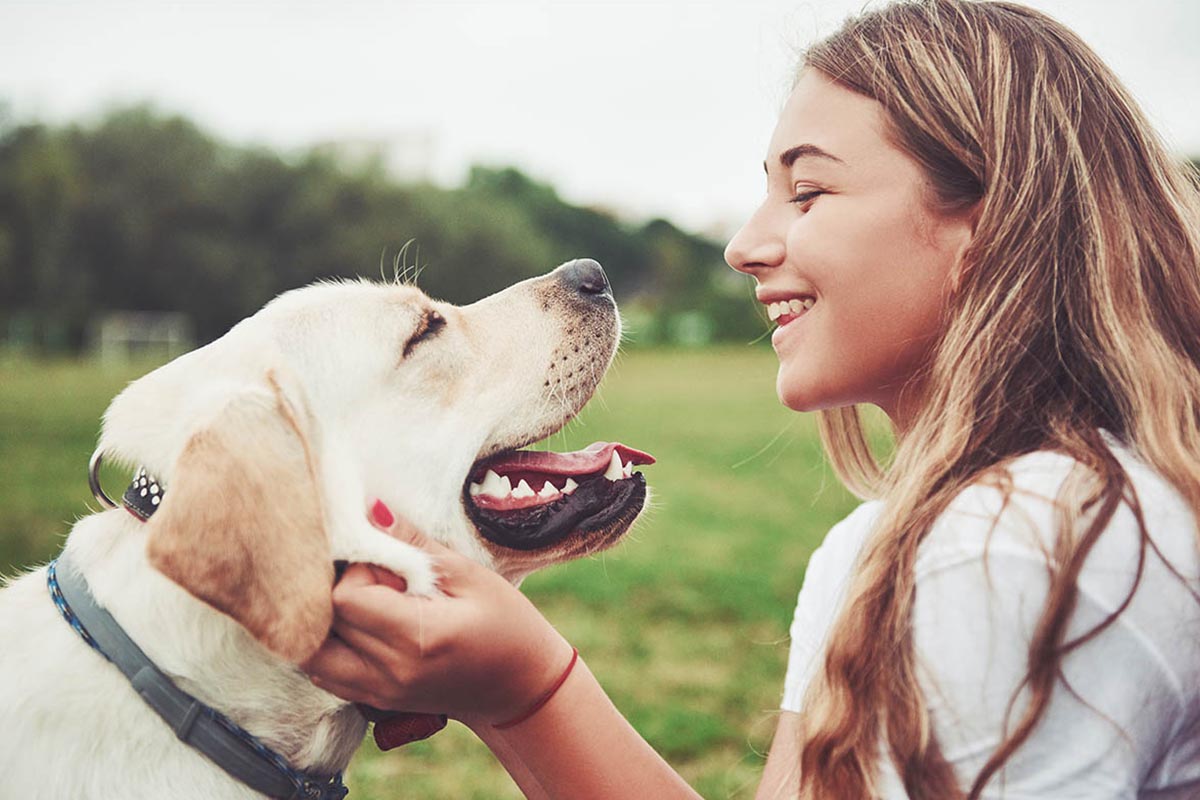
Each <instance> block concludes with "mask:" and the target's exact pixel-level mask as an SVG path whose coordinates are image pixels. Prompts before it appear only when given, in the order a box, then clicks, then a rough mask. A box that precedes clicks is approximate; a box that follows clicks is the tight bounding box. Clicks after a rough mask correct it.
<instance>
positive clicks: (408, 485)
mask: <svg viewBox="0 0 1200 800" xmlns="http://www.w3.org/2000/svg"><path fill="white" fill-rule="evenodd" d="M560 272H561V270H560V271H559V272H552V273H550V274H549V275H547V276H544V277H542V278H538V279H533V280H530V281H526V282H524V283H521V284H518V285H516V286H514V287H511V288H510V289H508V290H506V291H504V292H501V293H499V294H497V295H493V296H492V297H489V298H487V299H485V300H482V301H480V302H478V303H475V304H473V305H470V306H465V307H461V308H458V307H454V306H449V305H447V304H444V303H435V302H433V301H431V300H430V299H429V298H427V297H426V296H425V295H423V294H422V293H421V292H419V291H418V290H417V289H415V288H413V287H409V286H400V285H379V284H372V283H367V282H351V283H340V284H322V285H317V286H312V287H307V288H305V289H300V290H296V291H293V292H289V293H287V294H285V295H282V296H280V297H279V298H276V299H275V300H274V301H272V302H271V303H270V304H268V305H267V306H266V307H265V308H264V309H263V310H262V311H260V312H259V313H258V314H256V315H254V316H253V317H251V318H249V319H247V320H245V321H243V322H242V323H240V324H239V325H237V326H236V327H235V328H233V329H232V330H231V331H230V332H229V333H228V334H226V335H225V336H224V337H222V338H221V339H219V340H217V341H216V342H214V343H212V344H210V345H208V346H206V347H204V348H201V349H199V350H197V351H194V352H192V353H190V354H188V355H185V356H183V357H181V358H179V359H177V360H175V361H173V362H171V363H170V364H167V365H166V366H164V367H162V368H160V369H158V370H156V371H154V372H152V373H150V374H149V375H147V376H145V377H144V378H141V379H140V380H137V381H135V382H134V383H132V384H131V385H130V386H129V387H128V388H127V389H126V390H125V391H124V392H122V393H121V394H120V395H119V396H118V397H117V398H116V399H115V400H114V401H113V403H112V405H111V406H110V408H109V409H108V411H107V413H106V414H105V420H104V428H103V435H102V436H101V439H100V447H101V448H102V449H103V450H104V451H105V453H106V454H107V456H108V457H109V458H110V459H111V458H115V459H118V460H121V461H124V462H126V463H128V464H129V465H134V464H143V465H145V466H146V468H147V470H148V471H149V472H150V473H152V474H154V475H157V476H159V477H160V478H161V479H162V480H163V482H164V484H165V485H166V487H167V500H166V501H165V502H164V503H163V504H162V508H161V509H160V510H159V511H158V513H156V514H155V516H154V517H152V518H151V520H150V521H149V522H147V523H144V524H143V523H141V522H138V521H137V520H135V519H133V517H132V516H131V515H130V514H128V513H127V512H126V511H124V510H121V509H116V510H109V511H103V512H100V513H96V514H92V515H90V516H87V517H85V518H83V519H82V520H80V521H79V522H78V523H77V524H76V525H75V526H74V528H73V529H72V531H71V533H70V536H69V539H68V541H67V544H66V547H65V550H66V552H68V553H69V554H70V557H71V559H72V561H73V563H74V564H76V565H78V567H79V568H80V570H81V571H82V572H83V573H84V575H85V576H86V578H87V580H88V582H89V583H90V584H91V587H92V591H93V593H94V594H95V596H96V598H97V599H98V600H99V602H100V603H101V604H102V605H103V606H104V607H106V608H107V609H108V610H109V611H110V612H111V613H112V614H113V615H114V616H115V617H116V618H117V620H118V621H119V622H120V623H121V624H122V625H123V626H124V627H125V629H126V630H127V632H128V633H129V635H130V636H131V637H132V638H133V639H134V641H136V642H138V643H139V645H140V646H141V647H142V648H143V649H144V650H145V652H146V653H147V655H149V656H150V658H151V659H153V660H154V661H155V662H156V663H157V664H158V665H159V666H160V667H161V668H162V669H163V670H164V671H165V672H166V673H167V674H169V675H171V676H173V677H174V678H176V679H177V682H178V683H179V685H180V686H181V687H182V688H184V689H185V690H187V691H188V692H190V693H192V694H193V695H195V696H196V697H198V698H199V699H201V700H202V701H203V702H205V703H208V704H209V705H211V706H213V707H214V708H216V709H218V710H220V711H222V712H223V713H225V714H226V715H227V716H229V717H230V718H231V719H232V720H234V721H235V722H237V723H238V724H240V725H241V726H243V727H244V728H246V729H247V730H249V731H250V732H251V733H253V734H255V735H256V736H258V737H259V738H260V739H261V740H263V741H264V742H265V743H267V744H268V745H269V746H271V747H272V748H274V749H275V750H276V751H277V752H279V753H280V754H281V755H283V756H284V757H285V758H286V759H288V761H289V762H290V763H292V764H293V765H295V766H297V767H299V768H303V769H309V770H313V771H318V772H335V771H338V770H341V769H343V768H344V767H345V766H346V765H347V763H348V761H349V759H350V757H351V755H352V754H353V752H354V750H355V749H356V748H357V747H358V745H359V744H360V742H361V740H362V737H363V734H364V732H365V727H366V723H365V721H364V719H363V717H362V716H361V715H360V713H359V712H358V710H357V709H356V708H355V707H354V706H352V705H348V704H346V703H345V702H344V701H342V700H340V699H338V698H336V697H333V696H332V695H329V694H327V693H325V692H323V691H320V690H318V689H316V688H315V687H314V686H313V685H312V684H311V683H310V682H309V680H308V679H307V677H306V676H305V675H304V674H303V673H302V672H301V671H300V670H299V669H298V668H297V667H296V666H295V664H297V663H301V662H302V661H303V660H304V659H305V658H306V657H307V656H308V655H311V653H312V652H313V650H315V648H316V646H317V645H318V644H319V642H320V641H321V639H322V638H323V637H324V636H325V633H326V631H327V630H328V625H329V618H330V614H331V603H330V599H329V589H330V586H331V583H332V562H333V561H334V560H337V559H341V560H347V561H361V562H369V563H374V564H379V565H381V566H384V567H386V568H388V569H390V570H392V571H393V572H396V573H397V574H400V575H402V576H404V577H405V578H406V579H407V581H408V584H409V586H410V587H411V588H412V590H413V591H421V592H428V591H432V590H433V588H434V582H435V568H436V565H435V564H433V563H432V562H431V560H430V558H429V557H428V556H427V555H426V554H425V553H423V552H421V551H418V550H416V549H415V548H412V547H410V546H409V545H407V544H405V543H402V542H400V541H397V540H395V539H393V538H391V537H389V536H388V535H386V534H384V533H382V532H380V531H379V530H377V529H376V528H374V527H372V526H371V525H370V524H369V522H368V520H367V509H368V508H369V506H370V504H371V503H372V501H373V500H374V499H376V498H378V499H381V500H383V501H384V502H385V503H386V504H387V505H388V506H389V507H390V508H392V509H396V510H398V511H399V512H401V513H402V514H403V516H404V517H406V518H407V519H409V520H410V521H411V522H413V523H414V524H416V525H417V526H418V527H420V528H422V529H423V530H425V531H426V532H427V533H428V534H430V535H431V536H432V537H434V538H436V539H438V540H440V541H442V542H444V543H447V544H449V545H451V546H453V547H454V548H456V549H458V550H459V551H460V552H463V553H466V554H468V555H469V556H471V557H472V558H475V559H477V560H479V561H480V562H482V563H484V564H487V565H489V566H491V567H493V568H496V569H498V570H500V571H501V572H502V573H504V574H506V575H508V576H509V577H510V578H512V579H514V580H519V579H520V577H522V576H523V574H525V573H526V572H528V571H530V570H531V569H533V566H523V562H522V561H521V558H522V556H520V554H516V553H514V554H512V555H511V556H509V555H505V554H498V552H497V548H495V547H491V546H488V545H487V544H486V543H484V542H482V541H481V540H480V538H479V536H478V534H477V532H476V531H475V529H474V527H473V526H472V525H471V523H470V522H469V521H468V519H467V517H466V516H465V513H464V510H463V507H462V490H463V482H464V479H465V477H466V475H467V472H468V470H469V469H470V467H471V464H472V463H473V462H474V461H475V460H476V459H477V458H479V457H481V456H484V455H487V454H490V453H493V452H497V451H500V450H502V449H505V448H509V447H514V446H520V445H523V444H525V443H528V442H530V441H533V440H536V439H539V438H542V437H543V436H545V435H547V434H548V433H550V432H552V431H554V430H557V429H558V428H559V427H561V425H562V424H563V423H564V422H565V421H566V420H568V419H569V418H570V417H572V416H573V415H574V414H575V413H576V412H577V411H578V410H579V408H581V407H582V405H583V403H584V402H586V400H587V398H588V397H589V396H590V395H591V393H592V391H593V390H594V389H595V385H596V383H597V382H598V380H599V378H600V376H601V375H602V374H603V372H604V369H605V368H606V367H607V364H608V363H609V361H610V360H611V358H612V355H613V352H614V350H615V347H616V342H617V339H618V338H619V321H618V319H617V316H616V313H615V308H611V307H610V308H606V307H604V306H603V304H596V303H594V302H593V303H589V302H581V298H579V297H578V296H577V295H575V294H573V293H572V291H570V290H568V289H566V288H564V286H563V284H562V281H561V275H560ZM609 306H611V303H610V304H609ZM431 309H436V310H437V312H439V313H440V314H441V315H442V316H443V317H444V318H445V320H446V323H447V324H446V325H445V328H444V329H443V330H441V331H440V332H438V333H437V334H436V335H435V336H433V337H430V338H428V339H426V340H422V341H420V342H419V343H417V344H415V345H414V346H412V349H411V352H410V353H408V355H404V353H405V350H406V346H407V345H409V340H410V337H411V336H412V335H413V333H414V331H417V330H419V329H420V327H421V326H422V325H423V324H424V322H423V320H424V319H426V314H427V312H428V311H430V310H431ZM567 373H572V374H573V375H576V376H579V377H576V378H574V379H573V380H571V381H564V380H562V377H563V376H565V374H567ZM539 558H540V560H539ZM544 560H545V556H544V554H540V555H539V554H532V555H531V560H530V562H529V564H531V565H532V564H534V563H535V562H536V563H537V564H539V565H540V563H542V562H543V561H544ZM501 562H503V563H501ZM164 573H165V574H164ZM168 575H169V576H170V577H168ZM45 583H46V576H45V569H39V570H37V571H35V572H32V573H29V574H27V575H25V576H23V577H21V578H19V579H17V580H15V581H13V582H11V583H10V584H9V585H8V586H7V587H6V588H4V589H3V590H0V643H2V644H0V798H3V800H8V798H13V799H14V800H15V799H16V798H21V799H22V800H39V799H42V798H44V799H45V800H67V799H68V798H69V799H70V800H91V799H92V798H95V799H97V800H99V799H100V798H122V799H123V800H134V799H136V798H147V799H149V798H154V800H161V798H173V799H174V800H188V799H190V798H196V799H197V800H199V798H204V800H225V799H228V800H234V799H235V798H236V799H239V800H240V799H241V798H257V797H260V796H259V795H257V794H255V793H253V792H251V791H250V790H248V789H247V788H246V787H244V786H243V785H241V784H239V783H237V782H236V781H234V780H233V779H232V778H230V777H228V776H227V775H226V774H225V773H224V772H223V771H221V770H220V769H218V768H217V767H215V766H213V765H212V764H211V763H210V762H208V761H207V759H205V757H204V756H202V755H200V754H199V753H197V752H195V751H193V750H192V749H190V748H189V747H186V746H184V745H183V744H181V743H180V742H179V741H178V740H177V739H176V738H175V735H174V733H173V732H172V731H171V730H170V729H169V728H168V727H167V726H166V725H165V724H164V723H163V722H162V720H161V719H159V718H158V717H157V716H156V715H155V713H154V712H153V711H152V710H151V709H150V708H149V707H148V706H146V705H145V704H144V703H143V702H142V700H141V699H140V698H138V697H137V695H136V694H135V693H134V691H133V689H132V688H131V687H130V686H129V684H128V682H127V681H126V679H125V677H124V676H122V675H121V674H120V673H119V672H118V671H117V670H116V669H115V668H113V667H112V666H111V665H110V664H108V663H106V662H105V661H104V660H103V659H102V658H101V657H100V656H99V655H98V654H97V653H95V652H94V651H92V650H91V649H90V648H89V647H88V646H87V645H86V644H85V643H84V642H83V641H82V640H81V639H80V637H79V636H78V635H77V634H76V633H75V632H74V631H73V630H71V628H70V627H69V626H68V625H67V624H66V623H65V622H64V621H63V620H62V619H61V617H60V616H59V614H58V612H57V610H56V609H55V608H54V606H53V605H52V603H51V601H50V598H49V596H48V593H47V590H46V585H45ZM231 584H232V585H231ZM218 609H219V610H218Z"/></svg>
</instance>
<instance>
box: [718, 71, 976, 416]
mask: <svg viewBox="0 0 1200 800" xmlns="http://www.w3.org/2000/svg"><path fill="white" fill-rule="evenodd" d="M885 131H886V112H885V111H884V110H883V107H882V106H881V105H880V104H879V103H878V102H876V101H875V100H871V99H869V98H867V97H864V96H862V95H860V94H857V93H855V92H851V91H850V90H848V89H845V88H842V87H840V86H838V85H836V84H835V83H833V82H832V81H830V80H829V79H828V78H826V77H825V76H824V75H823V74H821V73H820V72H817V71H816V70H813V69H806V70H805V71H804V72H803V73H802V74H801V77H800V79H799V81H798V82H797V84H796V87H795V89H794V90H793V91H792V94H791V96H790V97H789V98H788V101H787V104H786V105H785V106H784V109H783V112H782V113H781V114H780V117H779V123H778V125H777V126H776V128H775V132H774V134H773V135H772V137H771V143H770V146H769V148H768V151H767V161H766V164H765V166H766V171H767V194H766V198H765V199H764V200H763V202H762V205H760V206H759V208H758V210H757V211H755V212H754V215H753V216H752V217H750V219H749V221H747V222H746V224H745V225H744V226H743V227H742V229H741V230H740V231H738V233H737V235H736V236H734V237H733V240H732V241H731V242H730V243H729V246H728V247H727V248H726V250H725V260H726V261H728V262H729V265H730V266H731V267H733V268H734V269H736V270H738V271H740V272H745V273H747V274H749V275H753V276H754V279H755V281H756V282H757V284H758V285H757V287H756V292H755V293H756V296H757V297H758V300H759V302H761V303H763V304H764V305H765V306H766V307H767V310H768V315H769V316H770V317H771V318H772V321H773V322H775V323H777V325H778V327H777V328H776V330H775V332H774V335H773V336H772V337H771V343H772V344H773V345H774V347H775V352H776V354H777V355H778V356H779V376H778V380H777V391H778V393H779V399H780V401H782V402H783V404H784V405H786V406H788V407H789V408H793V409H796V410H797V411H813V410H816V409H822V408H834V407H837V406H845V405H850V404H853V403H874V404H875V405H877V406H879V407H880V408H882V409H883V410H884V411H885V412H886V413H887V414H888V415H889V416H890V417H891V418H892V420H893V422H895V423H896V424H897V425H898V426H900V427H901V428H903V427H904V425H905V423H906V421H907V420H908V419H909V418H910V417H911V413H912V411H913V408H914V406H913V404H914V403H917V402H919V395H920V391H919V387H917V386H915V385H914V389H917V391H915V392H905V396H904V398H903V401H902V400H901V397H900V389H901V388H902V387H903V386H904V385H905V384H906V383H907V382H908V381H909V380H910V378H912V377H913V376H914V375H916V374H917V372H918V370H919V369H920V367H921V365H922V364H923V363H924V361H925V359H926V358H927V356H928V355H929V349H930V346H931V345H932V343H933V339H934V337H935V336H936V335H937V333H938V331H939V326H940V318H941V312H942V309H943V306H944V304H945V302H946V298H947V296H948V294H949V291H950V285H951V279H952V275H953V274H954V272H955V267H956V265H957V263H958V261H959V259H960V258H961V256H962V253H963V251H964V250H965V249H966V247H967V245H968V244H969V243H970V240H971V230H972V223H971V218H970V215H969V214H960V215H954V216H949V215H943V214H939V213H936V212H934V211H933V210H932V209H931V208H930V207H929V198H931V197H932V196H933V195H932V189H931V187H930V186H929V185H928V181H927V180H926V179H925V177H924V174H923V173H922V171H921V169H920V168H919V167H918V165H917V163H916V162H915V161H913V160H912V159H911V158H909V157H908V156H907V155H905V154H904V153H903V152H902V151H901V150H899V149H898V148H897V147H896V146H895V145H894V144H892V143H891V142H890V141H889V140H888V138H887V136H886V135H885ZM781 312H782V315H780V316H777V315H779V314H781ZM901 406H903V407H901Z"/></svg>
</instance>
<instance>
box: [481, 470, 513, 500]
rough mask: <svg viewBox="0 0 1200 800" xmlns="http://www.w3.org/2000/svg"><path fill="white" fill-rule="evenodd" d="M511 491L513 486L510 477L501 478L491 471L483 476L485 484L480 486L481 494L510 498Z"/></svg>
mask: <svg viewBox="0 0 1200 800" xmlns="http://www.w3.org/2000/svg"><path fill="white" fill-rule="evenodd" d="M511 491H512V486H511V484H510V483H509V480H508V476H505V477H503V478H501V477H500V476H499V475H497V474H496V473H495V472H493V471H492V470H490V469H489V470H488V471H487V474H486V475H484V476H483V483H482V484H480V486H479V493H480V494H486V495H489V496H491V497H508V494H509V492H511Z"/></svg>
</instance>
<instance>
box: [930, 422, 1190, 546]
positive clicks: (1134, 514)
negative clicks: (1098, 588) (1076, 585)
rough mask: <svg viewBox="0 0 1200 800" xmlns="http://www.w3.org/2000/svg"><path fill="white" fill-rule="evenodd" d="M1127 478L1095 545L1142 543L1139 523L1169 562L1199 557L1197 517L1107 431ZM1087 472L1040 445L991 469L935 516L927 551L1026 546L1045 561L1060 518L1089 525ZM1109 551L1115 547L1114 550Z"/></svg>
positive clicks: (1167, 484) (1058, 531)
mask: <svg viewBox="0 0 1200 800" xmlns="http://www.w3.org/2000/svg"><path fill="white" fill-rule="evenodd" d="M1105 440H1106V443H1107V444H1108V446H1109V448H1110V450H1111V451H1112V453H1113V455H1114V456H1115V457H1116V459H1117V461H1118V463H1119V464H1120V465H1121V468H1122V470H1123V471H1124V473H1125V476H1126V478H1127V485H1126V488H1125V491H1124V492H1123V495H1122V498H1121V501H1120V503H1119V505H1118V507H1117V510H1116V512H1115V513H1114V514H1113V516H1112V519H1111V520H1110V521H1109V523H1108V525H1107V526H1106V530H1105V533H1104V536H1103V537H1102V538H1101V541H1100V543H1099V544H1098V545H1097V547H1098V549H1100V550H1102V551H1103V550H1114V551H1121V552H1123V553H1125V555H1131V554H1133V550H1135V549H1140V543H1141V542H1142V539H1143V527H1144V529H1145V533H1146V535H1148V536H1149V538H1150V540H1151V541H1153V543H1154V545H1155V546H1156V547H1158V548H1159V549H1161V550H1162V551H1163V555H1164V556H1166V557H1167V559H1168V560H1172V561H1173V560H1176V559H1178V560H1182V561H1183V562H1187V563H1189V564H1192V563H1195V562H1196V560H1197V541H1198V537H1197V531H1196V519H1195V515H1194V514H1193V512H1192V510H1191V508H1190V507H1189V506H1188V504H1187V502H1186V501H1185V499H1184V498H1183V496H1182V495H1181V494H1180V493H1179V491H1178V490H1177V489H1176V488H1175V487H1174V486H1173V485H1172V484H1171V483H1170V482H1169V481H1167V480H1166V479H1165V478H1164V477H1163V476H1162V475H1160V474H1159V473H1158V472H1157V471H1156V470H1155V469H1154V468H1153V467H1152V466H1150V465H1149V464H1147V463H1146V462H1145V461H1143V460H1142V459H1141V458H1140V457H1139V456H1138V455H1137V453H1136V452H1134V451H1133V450H1132V449H1131V448H1129V447H1127V446H1125V445H1123V444H1122V443H1120V442H1119V441H1117V440H1116V439H1115V438H1113V437H1111V436H1108V435H1107V434H1106V435H1105ZM1086 476H1087V470H1086V468H1085V467H1083V465H1081V464H1080V463H1079V462H1078V461H1076V460H1075V459H1074V458H1072V457H1071V456H1069V455H1066V454H1064V453H1061V452H1058V451H1050V450H1041V451H1035V452H1032V453H1027V454H1025V455H1023V456H1020V457H1018V458H1015V459H1013V460H1011V461H1009V462H1006V463H1005V464H1002V465H999V466H998V467H996V468H994V469H992V470H989V471H988V472H987V473H986V474H984V475H982V476H981V477H980V478H979V479H977V480H976V481H974V482H972V483H971V484H970V485H969V486H967V487H965V488H964V489H963V490H961V491H960V492H959V493H958V495H956V496H955V497H954V499H953V500H952V501H951V502H950V503H949V505H948V506H947V508H946V510H945V511H944V512H943V513H942V515H941V516H940V517H939V518H938V520H937V522H936V523H935V524H934V526H933V528H932V529H931V531H930V533H929V536H928V538H927V540H926V542H925V544H924V546H923V551H924V554H925V556H926V558H928V557H929V556H932V555H935V554H940V555H941V556H942V557H945V556H946V555H948V553H947V552H946V551H951V553H949V555H952V554H953V551H964V550H966V551H968V552H981V551H982V547H983V546H984V545H986V546H988V547H989V548H998V549H1000V550H1006V551H1013V552H1018V553H1024V552H1031V553H1034V554H1036V555H1037V556H1038V557H1039V558H1040V559H1042V560H1044V556H1045V554H1047V553H1051V552H1053V551H1054V549H1055V545H1056V543H1057V542H1058V537H1059V536H1060V535H1061V534H1062V530H1061V528H1062V527H1063V525H1064V522H1065V521H1067V520H1071V519H1074V520H1076V522H1077V523H1078V524H1086V522H1087V520H1088V516H1087V513H1088V512H1087V510H1085V509H1083V508H1081V504H1082V501H1081V497H1082V495H1081V494H1080V493H1079V491H1076V490H1077V489H1078V488H1080V487H1082V486H1084V485H1085V484H1086ZM1111 555H1113V556H1114V557H1118V558H1124V556H1117V553H1116V552H1113V553H1111Z"/></svg>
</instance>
